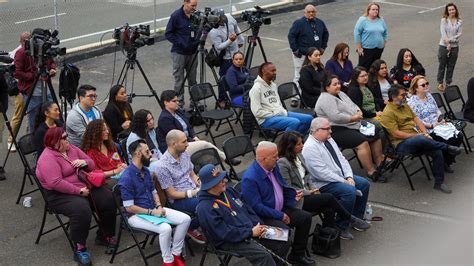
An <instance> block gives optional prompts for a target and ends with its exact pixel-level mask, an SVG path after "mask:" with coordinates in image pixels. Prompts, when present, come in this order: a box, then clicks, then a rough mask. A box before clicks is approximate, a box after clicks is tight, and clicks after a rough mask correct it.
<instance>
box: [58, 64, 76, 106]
mask: <svg viewBox="0 0 474 266" xmlns="http://www.w3.org/2000/svg"><path fill="white" fill-rule="evenodd" d="M80 78H81V72H80V71H79V68H78V67H76V66H75V65H73V64H64V65H63V69H62V70H61V74H60V75H59V96H60V97H64V98H66V100H67V101H68V102H69V103H70V104H72V103H73V102H74V100H75V99H76V92H77V87H78V86H79V79H80Z"/></svg>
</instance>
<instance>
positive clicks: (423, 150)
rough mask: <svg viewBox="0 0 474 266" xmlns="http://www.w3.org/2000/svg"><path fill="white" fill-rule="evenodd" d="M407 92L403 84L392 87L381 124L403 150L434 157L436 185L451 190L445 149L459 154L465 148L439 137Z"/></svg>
mask: <svg viewBox="0 0 474 266" xmlns="http://www.w3.org/2000/svg"><path fill="white" fill-rule="evenodd" d="M406 97H407V92H406V90H405V88H404V87H403V86H401V85H399V84H393V85H392V86H391V87H390V89H389V90H388V98H389V99H388V104H387V106H385V109H384V110H383V113H382V116H381V121H380V122H381V124H382V126H383V127H384V128H385V129H386V130H387V132H388V133H389V138H390V141H391V142H392V145H393V146H394V147H395V149H396V151H397V152H398V153H401V154H425V155H428V156H430V157H431V159H432V164H431V171H432V172H433V176H434V179H435V184H434V187H433V188H434V189H437V190H440V191H441V192H444V193H451V190H450V189H449V187H448V186H447V185H446V184H445V183H444V158H443V151H447V152H448V153H450V154H453V155H458V154H460V153H461V148H460V147H456V146H451V145H448V144H446V143H443V142H438V141H435V140H433V139H432V138H431V136H430V134H429V133H428V132H427V131H426V128H425V125H424V124H423V121H421V120H420V119H419V118H418V117H417V116H416V115H415V113H413V111H412V110H411V108H410V106H409V105H408V104H407V99H406Z"/></svg>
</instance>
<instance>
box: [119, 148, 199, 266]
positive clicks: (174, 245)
mask: <svg viewBox="0 0 474 266" xmlns="http://www.w3.org/2000/svg"><path fill="white" fill-rule="evenodd" d="M128 149H129V151H130V153H131V154H132V159H131V160H132V163H131V164H130V166H129V167H127V169H126V170H125V171H124V172H123V174H122V177H121V178H120V181H119V183H118V185H119V186H120V191H121V193H122V201H123V206H124V207H125V208H126V209H127V212H129V213H130V214H135V215H132V216H130V218H128V223H129V224H130V225H131V226H133V227H136V228H141V229H145V230H149V231H152V232H156V233H158V234H159V239H160V249H161V254H162V257H163V266H173V265H175V266H176V265H179V266H184V265H185V264H184V262H183V260H182V258H181V251H182V249H183V244H184V238H185V236H186V231H187V230H188V227H189V223H190V222H191V218H190V217H189V216H188V215H187V214H185V213H182V212H179V211H176V210H173V209H170V208H166V207H163V206H161V203H160V199H159V197H158V192H157V191H156V189H155V187H154V184H153V182H152V180H151V176H150V171H148V169H147V167H148V166H150V159H151V152H150V149H149V148H148V146H147V145H146V142H145V141H144V140H142V139H140V140H136V141H134V142H132V143H131V144H130V146H129V148H128ZM136 214H146V215H153V216H158V217H166V219H168V220H169V221H170V222H172V223H173V225H176V227H175V229H174V235H173V236H172V233H173V229H172V228H171V225H170V224H168V223H161V224H158V225H156V224H153V223H151V222H150V221H147V220H145V219H143V218H141V217H139V216H137V215H136Z"/></svg>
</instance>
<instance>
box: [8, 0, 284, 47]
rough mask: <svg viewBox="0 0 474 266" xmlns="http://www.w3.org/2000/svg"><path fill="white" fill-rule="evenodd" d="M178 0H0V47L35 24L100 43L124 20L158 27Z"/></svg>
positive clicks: (251, 1) (243, 5)
mask: <svg viewBox="0 0 474 266" xmlns="http://www.w3.org/2000/svg"><path fill="white" fill-rule="evenodd" d="M281 1H284V0H202V1H198V9H200V10H202V9H204V7H211V8H213V9H214V8H222V9H224V10H225V11H226V12H230V11H232V12H236V11H240V10H244V9H248V8H251V7H253V6H254V5H261V6H264V5H268V4H275V3H278V2H281ZM181 3H182V1H179V0H34V1H31V0H0V32H2V38H1V39H0V50H12V49H14V48H15V47H17V46H18V41H19V36H20V34H21V33H22V32H24V31H32V30H33V29H35V28H45V29H57V30H59V32H60V33H59V38H60V39H61V46H66V47H68V48H72V47H79V46H83V45H89V44H95V45H100V43H101V41H102V40H110V39H111V37H112V31H113V29H114V28H117V27H120V26H122V25H124V24H125V23H129V24H130V25H135V24H145V25H150V26H151V28H152V29H154V30H158V29H160V28H162V27H165V26H166V23H167V22H168V17H169V15H170V14H171V13H172V12H173V11H174V10H175V9H177V8H178V7H179V6H180V5H181Z"/></svg>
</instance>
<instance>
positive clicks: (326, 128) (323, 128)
mask: <svg viewBox="0 0 474 266" xmlns="http://www.w3.org/2000/svg"><path fill="white" fill-rule="evenodd" d="M318 129H321V130H328V131H329V130H331V127H321V128H318Z"/></svg>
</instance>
